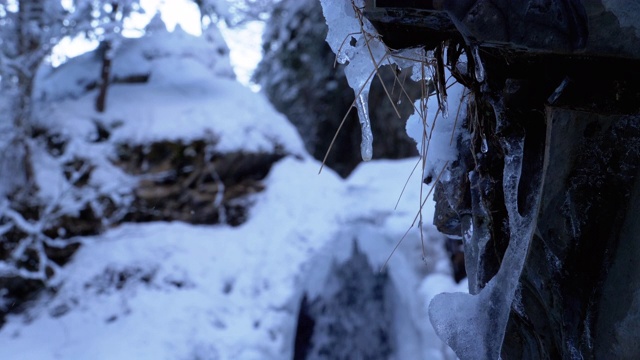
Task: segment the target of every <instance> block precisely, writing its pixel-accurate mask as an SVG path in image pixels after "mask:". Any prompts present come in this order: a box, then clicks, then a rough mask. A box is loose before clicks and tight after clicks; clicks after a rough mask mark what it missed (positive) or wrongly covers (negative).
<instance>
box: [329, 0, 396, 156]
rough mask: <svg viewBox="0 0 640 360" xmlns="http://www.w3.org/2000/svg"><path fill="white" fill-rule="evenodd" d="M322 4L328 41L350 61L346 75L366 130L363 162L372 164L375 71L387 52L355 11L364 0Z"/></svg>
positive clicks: (363, 134) (363, 130)
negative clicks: (371, 107) (371, 111)
mask: <svg viewBox="0 0 640 360" xmlns="http://www.w3.org/2000/svg"><path fill="white" fill-rule="evenodd" d="M321 2H322V11H323V13H324V16H325V19H326V20H327V25H329V32H328V34H327V42H328V43H329V45H330V46H331V49H332V50H333V51H334V52H335V53H336V54H338V58H337V59H338V61H340V62H348V65H347V66H346V67H345V71H344V72H345V75H346V77H347V81H348V82H349V86H350V87H351V88H352V89H353V91H354V92H355V95H356V101H355V105H356V108H357V109H358V117H359V118H360V126H361V128H362V143H361V145H360V150H361V154H362V160H364V161H369V160H371V158H372V156H373V133H372V132H371V119H370V117H369V88H370V87H371V81H372V79H373V77H375V72H376V71H377V70H378V67H379V66H382V62H383V60H384V59H385V58H386V56H387V50H386V47H385V46H384V44H383V43H382V42H381V41H380V39H378V38H377V37H376V34H377V33H376V31H375V29H374V27H373V26H372V25H371V24H370V23H369V21H368V20H367V19H365V18H364V17H362V14H361V13H359V11H356V10H354V9H359V8H362V7H364V1H363V0H354V1H353V4H352V1H351V0H343V1H338V3H337V4H336V1H335V0H334V1H330V0H322V1H321ZM354 6H355V8H354Z"/></svg>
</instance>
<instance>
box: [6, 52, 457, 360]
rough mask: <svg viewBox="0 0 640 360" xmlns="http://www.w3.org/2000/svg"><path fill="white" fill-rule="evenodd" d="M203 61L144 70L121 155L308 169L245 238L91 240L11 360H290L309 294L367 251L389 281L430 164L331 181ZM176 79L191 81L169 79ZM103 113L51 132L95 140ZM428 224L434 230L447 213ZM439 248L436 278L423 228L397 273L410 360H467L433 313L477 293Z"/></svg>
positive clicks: (256, 215)
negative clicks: (203, 154) (250, 156)
mask: <svg viewBox="0 0 640 360" xmlns="http://www.w3.org/2000/svg"><path fill="white" fill-rule="evenodd" d="M181 41H182V40H181ZM182 42H184V41H182ZM157 43H158V44H160V43H163V42H161V41H159V42H157ZM156 53H157V52H156ZM174 55H175V54H174ZM192 55H193V54H192V53H189V56H188V57H184V58H183V57H180V56H179V54H178V56H177V57H176V56H174V57H170V56H169V57H161V58H158V59H157V60H150V61H151V62H150V64H142V65H145V66H147V65H148V66H149V69H150V70H149V71H151V76H150V80H149V82H148V83H147V84H144V85H140V84H132V85H117V86H114V87H113V88H112V92H110V93H109V101H111V102H112V103H115V104H118V103H119V104H126V103H127V101H126V99H135V101H136V105H135V107H134V106H133V105H126V106H118V107H114V108H113V110H109V111H107V112H106V113H105V114H102V115H100V117H98V118H97V119H98V120H99V121H101V122H105V123H106V124H109V123H110V122H115V121H116V120H117V121H118V122H119V123H118V126H117V127H114V129H115V130H114V132H113V135H112V141H124V140H126V141H135V142H144V141H151V140H154V139H156V138H158V137H160V138H172V137H177V138H181V139H188V138H190V137H192V136H193V134H194V133H197V132H200V131H206V130H207V129H209V128H210V129H211V131H213V132H214V133H215V134H216V135H217V136H219V138H220V142H219V143H218V146H219V150H221V151H225V150H226V151H232V150H238V149H245V150H247V151H251V150H265V149H266V150H267V151H268V150H269V149H270V146H273V145H274V141H275V142H276V143H279V144H280V145H283V146H284V148H285V149H287V150H288V152H289V153H292V154H294V155H290V156H287V157H285V158H284V159H283V160H281V161H279V162H278V163H276V164H275V165H274V167H273V168H272V170H271V172H270V174H269V175H268V177H267V179H266V181H265V185H266V190H265V191H264V192H261V193H259V194H257V195H255V200H256V201H255V206H254V207H253V208H252V209H251V212H250V214H249V218H248V221H247V222H246V223H244V224H243V225H241V226H239V227H229V226H226V225H218V226H193V225H187V224H184V223H178V222H174V223H146V224H125V225H121V226H119V227H116V228H113V229H111V230H109V231H108V232H106V233H105V234H103V235H101V236H97V237H87V238H83V239H82V243H83V244H84V245H83V246H82V247H81V248H80V250H79V251H78V253H77V254H76V255H75V256H74V258H73V260H72V261H71V262H70V263H69V264H68V265H66V266H65V267H64V268H63V269H62V270H61V271H62V272H61V273H60V274H59V275H58V276H59V278H58V280H59V284H60V286H59V287H58V288H57V291H56V293H55V294H50V295H47V296H44V297H41V298H40V299H38V300H36V301H35V302H34V303H33V304H31V306H30V309H29V310H28V311H27V312H26V313H25V314H21V315H17V316H13V317H9V318H8V322H7V323H6V325H5V326H4V327H3V328H2V329H0V359H12V360H13V359H15V360H23V359H24V360H48V359H51V360H53V359H64V360H69V359H71V360H74V359H78V360H83V359H95V360H97V359H136V360H142V359H241V360H245V359H246V360H250V359H289V358H291V354H292V351H293V340H294V336H295V329H296V317H297V312H298V307H299V303H300V299H301V297H302V294H303V293H305V292H306V293H309V294H313V293H318V292H322V291H323V286H324V283H325V278H326V275H327V272H328V271H329V268H330V264H331V263H332V262H341V261H344V260H346V259H347V258H348V257H349V256H350V254H351V249H352V248H353V241H354V240H355V241H357V244H358V246H359V248H360V249H361V250H362V251H363V252H364V253H365V254H367V256H368V258H369V262H370V263H371V264H372V266H373V267H374V268H375V269H376V270H378V269H380V268H381V267H382V266H383V264H384V263H385V261H386V260H387V258H388V257H389V256H390V255H391V254H392V251H393V248H394V246H395V245H396V244H397V243H398V241H400V239H401V238H402V236H403V234H404V233H405V232H406V231H407V229H409V228H410V227H411V225H412V223H413V221H414V219H415V216H416V213H417V212H418V209H419V204H420V196H421V190H420V179H419V176H415V177H414V178H412V179H411V180H410V182H409V184H408V186H407V188H406V190H405V191H404V195H403V196H402V198H401V200H400V202H399V204H398V207H397V209H396V210H394V205H395V203H396V201H397V200H398V196H399V195H400V192H401V190H402V188H403V186H404V184H405V181H406V180H407V178H408V176H409V174H410V173H411V170H412V169H413V167H414V165H415V164H416V162H417V159H408V160H402V161H373V162H371V163H366V164H362V165H361V166H360V167H359V168H358V169H356V171H355V172H354V173H353V174H352V176H350V177H349V178H348V179H346V180H343V179H340V178H339V177H338V176H337V175H336V174H334V173H333V172H332V171H330V170H328V169H325V170H324V171H323V172H322V174H320V175H318V174H317V173H318V170H319V168H320V164H319V163H318V162H317V161H315V160H312V159H311V158H310V156H308V155H307V154H305V153H304V150H303V147H302V144H301V140H300V138H299V137H297V136H296V135H295V134H294V133H292V130H291V129H292V126H291V125H290V124H288V123H286V122H285V121H283V117H282V116H281V115H279V114H277V113H275V111H274V110H273V109H272V108H271V107H270V105H269V104H268V103H267V102H266V100H265V99H264V98H263V97H262V95H260V94H254V93H252V92H251V91H249V90H248V89H241V88H239V85H238V84H237V83H235V82H234V81H233V80H230V79H229V78H227V77H216V76H215V74H216V71H217V70H216V67H215V66H212V67H210V68H207V67H206V66H204V65H203V64H202V63H200V64H198V63H197V61H198V58H197V56H196V57H195V59H194V56H192ZM116 60H117V59H116ZM138 65H140V63H139V64H138ZM186 65H189V66H188V67H187V66H186ZM176 66H177V67H178V68H181V67H182V68H185V69H187V68H188V69H189V72H175V71H166V70H163V69H175V68H176ZM59 71H63V70H59ZM176 75H177V76H176ZM199 79H200V80H199ZM202 79H204V80H202ZM54 80H55V78H54ZM51 82H54V83H55V81H53V80H52V81H51ZM203 82H206V84H204V83H203ZM70 83H71V81H70ZM43 89H44V90H43V91H45V90H46V89H47V88H46V86H43ZM90 94H91V93H90ZM93 94H94V93H93ZM92 99H93V95H84V96H79V95H78V96H74V97H73V99H70V100H66V102H63V103H58V105H57V106H56V107H54V108H53V110H52V111H50V112H49V114H50V123H51V124H54V125H52V126H54V127H55V126H60V127H61V128H63V129H65V128H66V129H73V131H71V132H77V134H76V135H73V134H70V135H69V136H70V137H71V138H73V137H74V136H76V137H77V136H80V137H87V136H88V135H87V133H84V132H82V126H83V125H82V124H83V123H82V121H83V120H82V119H84V122H85V123H87V124H94V123H93V121H94V120H93V119H96V118H95V116H97V114H95V113H91V111H92V110H90V109H91V101H93V100H92ZM136 109H138V110H136ZM186 109H187V110H189V111H191V112H190V113H184V112H185V111H187V110H186ZM136 111H138V112H136ZM209 115H210V116H209ZM187 120H188V121H187ZM69 121H72V122H73V123H69ZM87 126H89V125H87ZM91 126H95V124H94V125H91ZM158 126H160V128H158ZM88 129H89V128H88ZM152 129H153V130H152ZM87 132H89V130H87ZM254 135H255V136H256V138H255V140H247V139H249V138H250V137H251V136H254ZM96 146H97V145H96ZM101 146H102V145H101ZM78 151H80V150H78ZM43 183H45V181H43ZM425 192H426V191H425ZM423 216H424V219H425V224H429V223H430V222H431V219H432V217H433V205H432V204H431V203H429V202H428V203H427V206H426V207H425V209H424V210H423ZM423 235H424V240H425V242H426V244H425V246H426V256H425V260H426V262H423V259H422V257H423V254H422V250H421V248H422V246H421V244H420V238H421V237H420V235H419V232H418V230H417V228H415V227H414V228H413V229H412V231H410V232H409V234H408V236H407V237H406V238H405V239H404V241H403V243H402V244H401V246H400V247H399V248H398V251H396V252H395V253H394V254H393V256H392V257H391V259H390V261H389V263H388V266H387V268H386V271H388V273H389V275H390V278H391V280H392V283H393V286H394V287H395V292H394V294H395V299H394V306H395V307H394V309H393V314H394V316H395V320H394V333H395V336H396V339H394V340H395V343H396V354H395V358H396V359H409V358H410V359H439V358H449V357H450V356H451V353H450V352H448V351H446V350H445V347H444V346H443V345H442V343H441V342H440V341H439V340H438V339H437V337H436V336H435V333H434V331H433V329H432V328H431V326H430V324H429V320H428V317H427V305H428V303H429V301H430V299H431V298H432V297H433V296H434V295H435V294H437V293H439V292H442V291H458V290H462V289H464V288H465V287H466V286H465V285H464V284H462V285H459V286H457V285H455V284H454V283H453V280H452V276H451V274H450V266H449V264H448V260H447V259H446V255H445V253H444V249H443V247H442V241H443V237H442V236H441V235H440V234H439V233H438V232H437V231H436V230H435V228H434V227H433V226H431V225H425V226H424V228H423Z"/></svg>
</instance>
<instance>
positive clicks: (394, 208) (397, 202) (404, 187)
mask: <svg viewBox="0 0 640 360" xmlns="http://www.w3.org/2000/svg"><path fill="white" fill-rule="evenodd" d="M421 160H422V158H418V161H416V164H415V165H414V166H413V169H412V170H411V173H409V176H408V177H407V181H405V182H404V186H403V187H402V191H401V192H400V195H399V196H398V201H396V206H394V207H393V210H397V209H398V204H400V199H402V195H403V194H404V191H405V190H406V189H407V185H408V184H409V180H411V177H412V176H413V173H414V172H415V171H416V169H417V168H418V164H420V161H421Z"/></svg>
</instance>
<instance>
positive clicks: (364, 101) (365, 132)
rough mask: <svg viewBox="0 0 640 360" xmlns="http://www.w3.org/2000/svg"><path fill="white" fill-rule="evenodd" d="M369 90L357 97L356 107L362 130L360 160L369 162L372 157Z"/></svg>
mask: <svg viewBox="0 0 640 360" xmlns="http://www.w3.org/2000/svg"><path fill="white" fill-rule="evenodd" d="M368 99H369V90H368V89H367V90H363V91H362V92H361V93H360V96H358V99H357V101H356V106H357V108H358V117H359V118H360V127H361V128H362V142H361V143H360V154H361V155H362V160H364V161H369V160H371V158H372V157H373V133H372V132H371V119H370V118H369V100H368Z"/></svg>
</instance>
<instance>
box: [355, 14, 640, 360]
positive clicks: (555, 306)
mask: <svg viewBox="0 0 640 360" xmlns="http://www.w3.org/2000/svg"><path fill="white" fill-rule="evenodd" d="M378 5H383V6H378V7H374V6H373V4H372V3H368V12H367V11H365V14H368V15H367V16H370V17H371V19H372V20H373V21H374V24H376V26H377V27H378V30H379V31H381V33H382V35H383V39H385V41H387V39H395V38H397V37H398V34H399V33H404V34H411V33H412V31H413V30H415V31H416V33H419V34H422V33H424V32H425V31H427V32H432V33H436V34H438V35H437V36H440V37H441V38H442V39H446V41H447V45H448V46H449V48H450V49H451V48H462V49H463V52H464V53H466V54H467V59H468V61H469V64H468V66H467V67H462V68H467V69H473V68H474V63H476V62H481V63H482V64H483V66H484V69H485V71H486V74H485V76H483V78H478V76H476V74H474V73H473V71H463V70H460V69H461V67H458V66H455V65H456V62H457V59H455V58H453V59H451V58H450V59H446V62H448V63H449V65H452V66H451V67H452V68H453V69H455V70H454V76H455V77H456V79H457V80H458V81H459V82H460V83H462V84H464V85H465V86H466V87H468V88H469V89H470V90H471V92H472V97H471V98H470V100H469V102H468V111H467V114H468V118H467V119H466V122H465V128H466V129H467V131H468V133H469V139H470V140H468V141H462V140H460V141H459V142H458V148H459V152H460V157H459V159H458V160H457V161H456V162H454V163H453V164H452V166H451V174H452V178H451V179H450V180H448V181H447V182H446V183H445V182H441V183H440V184H438V185H437V189H436V199H437V208H436V215H435V216H436V218H435V223H436V225H437V226H438V227H439V229H440V230H441V231H443V232H445V233H447V234H451V235H459V236H463V238H464V235H465V234H472V235H470V236H469V237H467V238H465V244H464V246H465V263H466V271H467V273H468V276H469V287H470V289H469V290H470V293H471V294H479V293H481V292H482V291H483V289H485V287H487V284H488V283H489V282H490V281H492V280H494V279H495V278H496V274H497V273H498V272H499V270H500V269H502V268H503V267H504V266H506V265H505V264H506V263H510V262H512V259H509V258H508V256H509V251H508V249H509V248H510V247H511V246H513V243H514V242H515V241H520V239H517V238H514V236H513V231H512V230H513V229H511V228H512V226H511V225H510V221H511V220H512V219H511V218H512V217H513V213H511V212H510V211H508V210H507V209H509V208H511V207H512V206H514V205H515V206H516V209H517V213H518V215H516V217H517V216H520V215H522V216H525V214H526V213H532V214H533V215H534V216H533V218H534V219H533V221H534V224H535V225H536V227H535V231H534V232H533V234H532V235H531V237H530V238H529V239H527V241H529V246H528V251H527V252H525V254H526V257H525V258H524V259H523V260H524V265H523V270H522V273H521V274H520V275H519V276H518V279H517V284H512V285H515V286H517V290H516V292H515V297H514V299H513V301H512V302H511V307H510V313H509V317H508V321H506V323H505V324H504V326H505V327H506V331H505V334H504V339H503V341H502V347H501V349H500V350H499V352H498V354H501V357H502V358H503V359H544V358H551V359H555V358H566V359H576V358H583V359H600V358H628V359H631V358H639V357H640V347H638V346H637V344H638V343H640V335H639V334H640V332H638V330H639V326H638V325H637V324H638V323H639V322H638V314H639V313H640V295H639V294H640V271H639V270H638V259H639V258H640V257H639V256H640V239H639V236H640V235H639V234H640V228H639V226H638V221H637V219H638V216H639V215H640V212H639V211H640V196H639V194H640V178H639V177H638V174H639V173H640V86H638V85H637V84H639V83H640V70H639V69H640V53H639V52H638V49H640V47H638V46H637V44H638V41H639V39H640V38H639V37H638V35H637V34H636V28H635V25H634V24H631V23H630V22H629V19H628V18H629V17H630V16H632V15H631V14H634V15H633V16H635V17H636V18H637V17H638V16H640V13H638V10H639V9H638V8H633V6H632V5H631V3H630V2H616V1H601V2H600V1H582V2H581V1H566V2H553V1H491V2H489V1H455V2H454V1H443V2H424V3H420V4H417V2H411V1H408V2H406V4H404V5H406V6H405V7H403V6H402V5H398V4H395V5H394V4H391V3H389V4H387V2H378ZM636 6H637V5H636ZM634 11H635V12H634ZM407 13H408V14H411V19H412V20H411V21H410V22H409V21H407V18H406V17H403V16H402V14H407ZM443 15H446V16H445V17H446V18H448V19H449V20H450V23H447V22H446V21H443V20H442V19H443ZM432 17H435V19H434V18H432ZM436 20H437V21H436ZM434 24H435V25H434ZM438 24H440V25H438ZM452 24H453V25H454V26H455V29H456V31H452V30H451V25H452ZM378 25H379V26H378ZM438 26H441V28H440V29H438ZM399 29H402V30H399ZM425 29H427V30H425ZM385 31H386V32H387V33H388V34H386V33H385ZM403 41H404V43H405V44H406V43H411V42H413V45H418V44H423V45H425V46H434V44H431V43H429V41H422V39H421V38H420V37H417V36H414V37H410V38H409V39H407V37H405V38H404V40H403ZM436 46H439V45H437V44H436ZM474 48H475V49H478V51H477V55H475V56H474V55H472V54H473V53H474V52H475V51H474ZM439 61H442V62H445V59H439ZM511 138H523V139H524V148H523V150H522V154H521V156H522V168H521V170H520V171H519V174H516V175H517V179H516V182H515V183H516V184H517V188H518V191H517V195H518V196H517V199H515V200H514V202H516V203H517V204H513V202H510V201H509V200H508V199H509V194H507V193H506V191H505V189H506V188H508V186H505V185H506V184H507V182H513V181H514V179H513V178H511V176H512V175H513V174H512V173H510V172H507V169H506V167H507V163H508V160H509V157H511V156H513V152H512V149H511V148H510V144H511V142H510V140H509V139H511ZM483 143H486V148H485V149H482V148H483ZM507 175H508V176H509V177H507ZM540 181H541V184H542V190H539V187H538V186H537V185H536V184H537V183H539V182H540ZM537 203H539V208H536V206H537V205H536V204H537ZM452 319H454V318H453V317H452ZM454 325H455V326H459V327H463V326H465V325H466V324H454ZM489 328H491V327H490V326H487V328H486V329H483V328H480V329H477V331H478V332H482V331H485V330H487V329H489ZM465 341H468V339H460V338H455V336H454V338H453V340H452V341H451V342H450V345H452V347H453V348H454V350H455V351H456V352H457V353H458V354H459V355H460V354H461V353H464V351H463V350H462V347H459V345H460V346H461V344H464V343H465ZM488 353H490V352H487V353H485V354H488ZM483 356H484V355H481V354H478V355H476V357H475V358H485V357H483ZM463 358H474V357H473V356H463Z"/></svg>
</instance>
